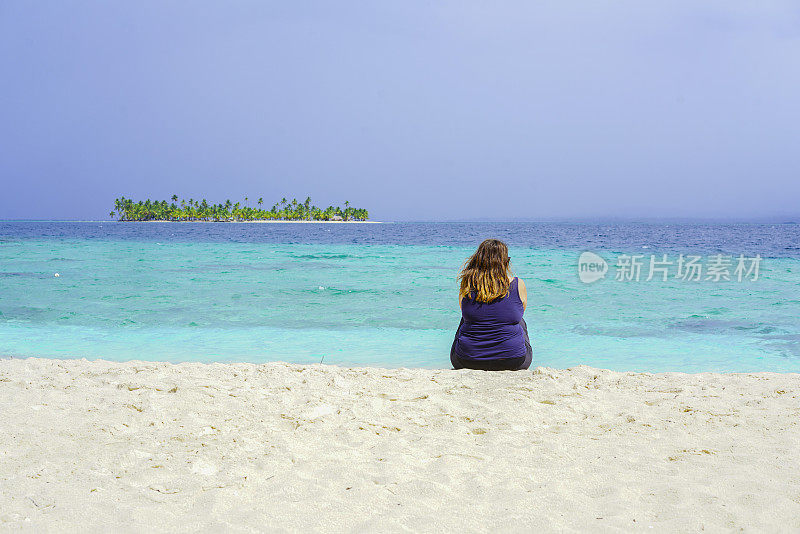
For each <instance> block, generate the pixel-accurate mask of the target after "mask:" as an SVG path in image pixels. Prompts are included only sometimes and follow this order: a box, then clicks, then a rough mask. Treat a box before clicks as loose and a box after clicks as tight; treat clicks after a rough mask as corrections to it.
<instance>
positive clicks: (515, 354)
mask: <svg viewBox="0 0 800 534" xmlns="http://www.w3.org/2000/svg"><path fill="white" fill-rule="evenodd" d="M518 285H519V279H518V278H516V277H514V279H513V280H512V281H511V284H510V286H509V288H508V296H506V297H502V298H499V299H495V300H493V301H491V302H477V301H476V300H474V297H475V293H474V292H473V293H472V294H471V295H470V296H469V297H464V298H463V299H462V301H461V316H462V317H463V319H464V324H463V325H461V327H460V329H459V331H458V336H457V337H456V343H455V351H456V354H457V355H458V356H459V357H460V358H462V359H465V360H482V361H486V360H505V359H508V358H525V355H526V351H527V348H526V345H525V334H524V332H523V330H522V325H521V324H520V321H521V320H522V314H523V312H524V311H525V309H524V308H523V306H522V299H520V297H519V287H518Z"/></svg>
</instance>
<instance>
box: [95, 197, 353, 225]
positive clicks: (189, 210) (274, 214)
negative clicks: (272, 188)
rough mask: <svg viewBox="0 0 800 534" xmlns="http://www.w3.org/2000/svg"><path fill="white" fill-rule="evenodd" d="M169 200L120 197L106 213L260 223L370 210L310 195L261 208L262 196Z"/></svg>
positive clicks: (345, 217)
mask: <svg viewBox="0 0 800 534" xmlns="http://www.w3.org/2000/svg"><path fill="white" fill-rule="evenodd" d="M171 200H172V202H168V201H166V200H149V199H148V200H144V201H142V200H140V201H134V200H131V199H129V198H125V197H120V198H118V199H116V200H115V201H114V211H111V212H110V213H109V215H110V216H111V218H112V219H113V218H114V217H118V220H119V221H209V222H262V221H342V222H344V221H348V222H355V221H366V220H367V219H369V212H368V211H367V210H365V209H362V208H354V207H351V206H350V202H349V201H345V203H344V209H342V208H340V207H338V206H328V207H327V208H325V209H322V208H319V207H317V206H314V205H312V204H311V197H306V200H305V202H298V201H297V199H294V198H293V199H292V200H291V201H288V200H286V198H282V199H281V200H280V202H277V203H275V204H274V205H273V206H272V208H270V209H264V208H262V207H261V206H262V205H263V204H264V199H263V198H259V199H258V200H257V201H256V204H257V205H258V207H251V206H250V205H249V200H250V199H249V198H248V197H244V203H239V202H236V203H233V202H231V201H230V200H226V201H225V203H224V204H209V203H208V201H206V199H203V200H194V199H191V198H190V199H189V200H183V199H178V195H172V199H171Z"/></svg>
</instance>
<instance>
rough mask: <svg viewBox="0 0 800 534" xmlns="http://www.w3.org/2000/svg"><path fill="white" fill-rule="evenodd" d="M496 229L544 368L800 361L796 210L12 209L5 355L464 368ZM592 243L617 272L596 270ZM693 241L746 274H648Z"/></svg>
mask: <svg viewBox="0 0 800 534" xmlns="http://www.w3.org/2000/svg"><path fill="white" fill-rule="evenodd" d="M487 237H497V238H500V239H503V240H505V241H506V242H507V243H508V244H509V246H510V255H511V257H512V268H513V270H514V272H515V274H516V275H518V276H520V277H521V278H523V279H524V280H525V282H526V284H527V287H528V308H527V310H526V313H525V318H526V321H527V323H528V327H529V332H530V336H531V341H532V344H533V347H534V366H538V365H542V366H551V367H560V368H563V367H570V366H574V365H578V364H585V365H591V366H595V367H602V368H609V369H614V370H633V371H652V372H658V371H684V372H698V371H794V372H798V371H800V320H798V317H800V226H799V225H796V224H775V225H758V224H738V225H737V224H731V225H723V224H717V225H696V224H669V225H667V224H632V223H631V224H616V225H611V224H609V225H594V224H559V223H550V224H544V223H542V224H538V223H537V224H534V223H384V224H230V223H225V224H210V223H112V222H0V356H5V357H8V356H13V357H24V356H45V357H56V358H88V359H95V358H103V359H108V360H131V359H138V360H161V361H172V362H179V361H203V362H211V361H221V362H227V361H246V362H266V361H274V360H281V361H289V362H297V363H318V362H320V361H323V362H324V363H329V364H337V365H348V366H349V365H355V366H364V365H369V366H386V367H428V368H449V367H450V364H449V350H450V345H451V343H452V340H453V335H454V332H455V328H456V326H457V325H458V322H459V318H460V312H459V309H458V304H457V282H456V276H457V274H458V271H459V269H460V267H461V265H462V263H463V261H464V260H465V259H466V257H467V256H468V255H469V254H471V253H472V252H473V251H474V249H475V247H476V246H477V244H478V243H479V242H480V241H481V240H482V239H485V238H487ZM584 251H592V252H594V253H596V254H598V255H599V256H600V257H602V258H603V259H605V260H606V261H607V262H608V263H609V272H608V273H607V274H606V276H605V278H603V279H600V280H598V281H596V282H594V283H589V284H587V283H584V282H582V281H581V280H580V279H579V276H578V258H579V256H580V254H581V253H582V252H584ZM681 254H684V255H685V256H686V257H688V256H689V255H697V256H701V257H702V258H701V263H703V264H704V266H705V267H706V268H707V267H708V265H709V263H710V262H711V261H712V259H711V256H713V255H716V254H723V255H724V256H726V257H727V256H730V257H731V261H732V264H731V266H730V268H729V269H728V270H729V274H730V277H731V278H732V279H731V280H728V281H726V280H724V279H722V280H720V281H715V280H713V279H711V280H706V279H705V274H706V272H704V273H703V277H702V278H701V279H700V280H699V281H691V280H684V279H682V278H680V277H678V276H676V274H677V272H676V271H675V269H676V266H672V267H671V269H673V270H672V271H670V272H668V279H667V280H666V281H662V279H661V278H660V277H659V276H656V277H654V279H652V280H649V281H647V280H646V278H647V274H648V267H649V259H650V256H651V255H654V256H655V257H657V258H658V259H659V260H662V259H666V260H667V261H672V262H674V263H677V260H678V258H679V256H680V255H681ZM740 254H741V255H744V256H745V259H748V258H754V257H755V256H756V255H760V257H761V260H760V263H759V264H758V277H757V279H756V280H753V279H752V278H753V273H750V276H745V277H744V279H743V280H742V281H738V280H737V279H736V274H735V272H734V268H735V266H736V262H737V258H738V256H739V255H740ZM624 255H638V256H641V257H642V258H641V261H642V262H643V264H644V265H643V268H642V273H641V278H640V279H639V280H638V281H637V280H636V279H630V280H627V279H622V280H617V279H616V278H615V273H618V272H620V271H624V269H621V268H619V267H616V266H617V265H622V264H623V263H621V262H622V260H621V258H624V257H625V256H624ZM664 255H666V256H667V257H666V258H664ZM750 266H752V265H751V264H750ZM55 273H59V276H58V277H56V276H54V274H55ZM623 278H624V277H623Z"/></svg>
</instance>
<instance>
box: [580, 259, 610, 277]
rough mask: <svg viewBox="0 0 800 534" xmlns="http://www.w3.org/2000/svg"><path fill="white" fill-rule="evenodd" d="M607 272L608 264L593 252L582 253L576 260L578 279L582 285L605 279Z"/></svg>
mask: <svg viewBox="0 0 800 534" xmlns="http://www.w3.org/2000/svg"><path fill="white" fill-rule="evenodd" d="M607 272H608V263H606V260H604V259H603V258H601V257H600V256H598V255H597V254H595V253H594V252H584V253H583V254H581V255H580V257H579V258H578V278H580V280H581V282H583V283H584V284H591V283H592V282H597V281H598V280H600V279H601V278H605V277H606V273H607Z"/></svg>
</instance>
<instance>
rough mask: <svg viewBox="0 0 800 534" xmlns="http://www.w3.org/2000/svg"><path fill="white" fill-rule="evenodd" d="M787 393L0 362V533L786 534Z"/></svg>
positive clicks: (731, 377)
mask: <svg viewBox="0 0 800 534" xmlns="http://www.w3.org/2000/svg"><path fill="white" fill-rule="evenodd" d="M799 395H800V375H798V374H772V373H759V374H710V373H709V374H691V375H690V374H680V373H668V374H639V373H617V372H611V371H605V370H598V369H593V368H589V367H578V368H574V369H568V370H554V369H547V368H538V369H536V370H535V371H520V372H495V373H489V372H482V371H470V370H460V371H453V370H425V369H390V370H389V369H378V368H340V367H336V366H327V365H307V366H302V365H290V364H285V363H270V364H263V365H249V364H210V365H206V364H179V365H172V364H166V363H150V362H129V363H111V362H105V361H94V362H90V361H86V360H66V361H62V360H48V359H5V360H0V403H2V412H1V413H0V428H2V433H0V530H4V531H5V530H17V529H22V530H24V531H37V532H41V531H51V532H64V531H67V532H77V531H81V532H86V531H90V532H103V531H105V532H107V531H116V532H119V531H122V532H127V531H130V532H136V531H148V532H173V531H179V532H188V531H198V530H203V531H229V532H261V531H267V532H441V531H450V532H486V531H491V532H530V531H566V532H576V531H587V530H591V531H599V532H603V531H645V532H697V531H700V530H705V531H710V532H718V531H725V532H727V531H731V530H739V529H743V530H744V531H750V532H778V531H786V532H788V531H797V530H800V452H799V451H800V426H798V421H800V398H799Z"/></svg>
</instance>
